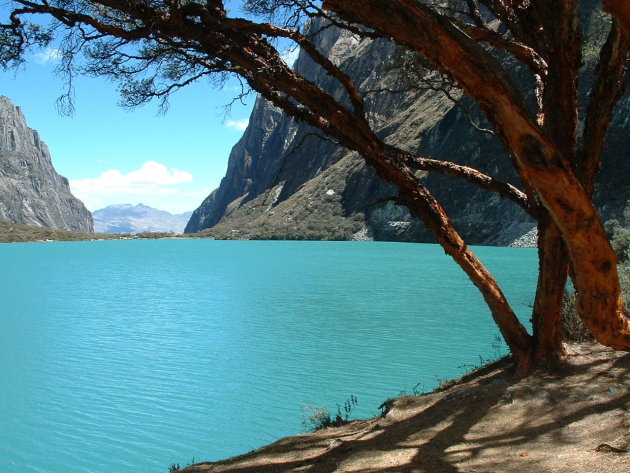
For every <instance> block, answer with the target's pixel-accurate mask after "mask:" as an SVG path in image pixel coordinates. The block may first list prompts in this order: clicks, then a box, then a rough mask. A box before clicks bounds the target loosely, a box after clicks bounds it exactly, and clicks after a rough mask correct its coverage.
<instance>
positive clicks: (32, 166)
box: [0, 96, 93, 232]
mask: <svg viewBox="0 0 630 473" xmlns="http://www.w3.org/2000/svg"><path fill="white" fill-rule="evenodd" d="M0 220H5V221H9V222H13V223H20V224H28V225H37V226H41V227H49V228H53V229H58V230H75V231H80V232H92V231H93V223H92V216H91V215H90V212H89V211H88V210H87V209H86V208H85V206H84V205H83V203H82V202H81V201H80V200H79V199H77V198H76V197H74V196H73V195H72V194H71V193H70V186H69V185H68V180H67V179H66V178H65V177H62V176H60V175H59V174H57V172H56V171H55V168H54V167H53V165H52V161H51V158H50V152H49V151H48V147H47V146H46V144H45V143H44V142H43V141H41V139H40V138H39V134H38V133H37V131H35V130H32V129H30V128H28V127H27V126H26V119H25V118H24V115H23V114H22V111H21V109H20V107H16V106H15V105H13V103H12V102H11V100H9V99H8V98H7V97H3V96H0Z"/></svg>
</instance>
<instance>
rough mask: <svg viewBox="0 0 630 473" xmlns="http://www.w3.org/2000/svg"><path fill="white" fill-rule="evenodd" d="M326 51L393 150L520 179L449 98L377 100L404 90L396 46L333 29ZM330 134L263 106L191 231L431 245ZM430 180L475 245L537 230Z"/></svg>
mask: <svg viewBox="0 0 630 473" xmlns="http://www.w3.org/2000/svg"><path fill="white" fill-rule="evenodd" d="M318 28H319V25H317V24H315V25H313V29H314V30H317V29H318ZM317 45H318V48H319V49H320V50H321V51H322V52H324V53H326V54H327V55H328V57H330V58H331V59H332V60H333V62H335V63H337V64H342V65H343V69H344V70H345V71H347V72H349V73H350V75H351V76H352V77H353V78H354V80H355V81H356V82H357V83H358V84H360V88H361V90H362V91H364V92H367V96H366V97H367V105H368V109H369V111H370V112H369V113H370V118H371V120H372V122H373V123H374V126H375V128H376V130H378V132H379V134H380V135H381V136H383V137H387V141H388V142H389V143H392V144H396V145H397V146H399V147H401V148H403V149H407V150H410V151H412V152H415V153H417V154H419V155H425V156H430V157H436V158H443V159H448V160H452V161H456V162H459V163H462V164H467V165H470V166H473V167H477V168H479V169H481V170H483V171H484V172H486V173H488V174H491V175H493V176H495V177H497V178H499V179H502V180H506V181H509V182H512V183H516V184H517V183H518V182H517V180H516V176H515V174H514V171H513V169H512V166H511V162H510V159H509V158H508V156H507V155H506V153H505V151H504V150H503V148H502V146H501V144H500V143H499V142H498V140H497V139H495V138H494V136H492V135H490V134H486V133H482V132H480V131H478V130H476V129H475V128H473V127H471V126H470V122H469V120H468V118H467V116H466V114H465V113H464V112H463V111H462V108H461V107H459V106H456V105H455V104H454V103H453V102H452V101H450V100H449V99H447V98H446V97H445V96H444V95H443V94H442V93H440V92H435V91H432V90H415V91H410V92H406V93H397V94H392V93H377V92H375V91H377V90H379V89H384V88H389V89H396V88H400V80H399V74H398V72H397V70H396V69H395V68H393V67H392V64H393V63H394V60H395V57H396V55H397V51H396V48H395V46H394V45H392V44H390V43H387V42H385V41H382V40H378V41H370V40H363V39H359V38H357V37H356V36H354V35H352V34H351V33H349V32H341V31H339V30H336V29H334V28H326V29H323V30H321V32H319V33H318V34H317ZM295 69H296V70H297V71H299V72H301V73H303V74H305V75H306V76H307V77H309V78H310V79H311V80H313V81H314V82H316V83H318V84H320V85H321V86H323V87H324V88H325V89H327V90H329V91H331V92H332V93H333V94H341V91H340V86H339V85H338V84H336V83H335V82H334V81H333V80H331V79H330V77H327V76H326V75H325V74H323V73H322V71H321V69H319V68H318V67H316V66H315V65H314V64H313V63H312V62H311V61H310V60H309V59H308V58H307V57H306V56H305V55H300V57H299V58H298V60H297V62H296V64H295ZM368 91H373V92H368ZM629 112H630V102H629V99H628V98H627V97H626V98H625V99H624V100H623V101H622V103H621V105H620V106H619V110H618V112H617V115H616V117H615V121H614V123H613V126H612V128H611V131H612V133H611V136H610V138H609V149H608V152H607V153H606V156H605V158H604V161H605V166H604V170H603V171H602V174H601V183H600V186H599V193H598V203H599V204H600V206H601V207H602V211H603V215H604V217H605V218H611V217H616V216H618V215H619V214H620V213H621V211H622V209H623V207H624V204H625V202H626V201H627V200H628V199H629V198H630V184H629V183H628V182H626V181H627V176H628V175H629V173H628V171H630V168H629V167H630V160H628V159H627V157H628V151H627V149H628V146H627V145H628V140H629V138H628V136H627V133H626V132H623V130H627V125H628V123H627V121H628V118H627V117H628V116H629V115H628V113H629ZM472 113H473V114H474V113H475V112H474V109H473V111H472ZM319 135H320V133H319V132H318V131H316V130H314V129H312V128H310V127H309V126H307V125H305V124H303V123H297V122H295V121H294V120H293V119H291V118H289V117H287V116H286V115H284V114H283V113H282V112H281V111H279V110H278V109H276V108H274V107H273V106H272V105H270V104H269V103H268V102H266V101H265V100H263V99H261V98H258V100H257V101H256V104H255V107H254V111H253V113H252V116H251V119H250V122H249V127H248V128H247V130H246V131H245V133H244V135H243V137H242V138H241V140H240V141H239V142H238V143H237V145H236V146H235V147H234V148H233V150H232V153H231V155H230V158H229V164H228V170H227V173H226V176H225V178H224V179H223V180H222V182H221V185H220V187H219V188H218V189H216V190H215V191H214V192H213V193H212V194H210V196H209V197H208V198H207V199H206V200H205V201H204V202H203V203H202V205H201V206H200V207H199V208H198V209H197V210H196V211H195V212H194V213H193V216H192V218H191V220H190V222H189V223H188V225H187V227H186V232H197V231H200V230H204V229H207V230H205V231H204V232H205V233H207V234H209V235H211V236H215V237H217V238H245V239H248V238H282V239H353V238H354V239H378V240H396V241H432V237H431V235H430V234H429V233H428V231H427V230H426V229H425V228H424V227H423V226H422V225H421V224H420V223H419V222H417V221H415V220H413V219H411V218H410V216H409V214H408V212H407V211H406V209H404V208H401V207H397V206H395V205H394V204H393V203H391V202H387V203H380V204H378V205H369V204H370V203H371V202H373V201H375V200H377V199H379V198H382V197H385V196H389V195H395V194H396V192H395V190H394V189H392V188H391V187H390V186H388V185H387V184H385V183H383V182H382V181H380V180H379V179H378V178H376V177H375V175H374V173H373V171H372V170H371V169H370V168H368V167H367V166H365V164H364V163H363V161H362V160H361V159H360V157H358V156H356V154H353V153H350V152H348V151H346V150H344V149H342V148H339V147H338V146H335V145H334V144H333V143H331V142H329V141H327V140H325V139H323V138H321V137H319ZM624 176H625V177H624ZM424 180H425V182H426V184H427V185H428V187H429V188H430V189H431V190H432V192H433V193H434V194H435V195H436V197H437V198H438V199H439V200H440V201H441V202H442V203H443V205H444V206H445V208H446V209H447V211H448V212H449V214H450V215H451V217H452V219H453V222H454V224H455V226H456V227H457V228H458V229H459V230H460V232H461V233H462V234H463V235H464V236H465V237H466V238H467V239H468V241H469V242H470V243H476V244H494V245H505V244H508V243H510V242H511V241H513V240H514V239H516V238H518V237H519V236H521V235H523V234H524V233H526V232H527V231H528V230H530V229H531V228H532V227H533V222H532V221H531V220H530V219H529V218H528V216H527V215H526V214H525V213H524V212H523V211H522V210H521V209H520V208H519V207H518V206H516V205H515V204H513V203H512V202H510V201H508V200H506V199H502V198H500V197H499V196H498V195H496V194H494V193H488V192H485V191H483V190H481V189H479V188H478V187H476V186H473V185H470V184H467V183H464V182H461V181H459V180H454V179H453V178H450V177H447V176H441V175H433V174H431V175H426V176H425V177H424Z"/></svg>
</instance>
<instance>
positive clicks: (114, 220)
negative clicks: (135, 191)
mask: <svg viewBox="0 0 630 473" xmlns="http://www.w3.org/2000/svg"><path fill="white" fill-rule="evenodd" d="M191 214H192V212H183V213H181V214H171V213H170V212H167V211H166V210H159V209H156V208H153V207H150V206H148V205H144V204H136V205H133V204H115V205H109V206H107V207H104V208H102V209H99V210H95V211H94V212H93V216H94V229H95V231H97V232H99V233H131V234H136V233H141V232H167V233H182V232H183V230H184V227H185V226H186V223H187V222H188V220H189V219H190V216H191Z"/></svg>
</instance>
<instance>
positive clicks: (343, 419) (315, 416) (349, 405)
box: [302, 395, 359, 432]
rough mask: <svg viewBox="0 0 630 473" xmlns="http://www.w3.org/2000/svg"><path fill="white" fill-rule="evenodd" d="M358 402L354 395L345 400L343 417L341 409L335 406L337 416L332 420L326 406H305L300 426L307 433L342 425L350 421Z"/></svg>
mask: <svg viewBox="0 0 630 473" xmlns="http://www.w3.org/2000/svg"><path fill="white" fill-rule="evenodd" d="M358 402H359V401H358V399H357V397H356V396H354V395H352V396H350V397H349V398H348V399H346V402H344V404H343V412H344V414H343V415H342V413H341V409H342V407H341V406H340V405H339V404H337V414H336V415H335V418H334V419H333V417H332V415H331V413H330V411H329V410H328V406H323V407H316V406H307V407H305V408H303V409H302V426H303V427H304V430H306V431H307V432H316V431H318V430H321V429H326V428H328V427H338V426H340V425H343V424H345V423H347V422H348V419H350V414H352V411H353V409H354V406H356V405H357V403H358Z"/></svg>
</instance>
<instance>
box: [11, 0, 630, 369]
mask: <svg viewBox="0 0 630 473" xmlns="http://www.w3.org/2000/svg"><path fill="white" fill-rule="evenodd" d="M11 4H12V11H11V12H10V14H9V16H8V18H6V19H5V20H4V21H3V24H2V25H0V35H1V42H0V64H2V65H3V66H4V67H5V68H7V67H12V66H15V65H17V64H19V63H20V62H21V61H22V60H23V57H24V53H25V52H26V51H28V50H29V49H30V48H33V47H38V46H43V45H49V44H52V43H53V42H54V44H56V45H58V47H59V48H60V49H61V51H62V55H63V56H62V57H63V61H62V65H61V68H62V70H64V71H65V72H66V73H68V74H74V73H85V74H89V75H102V76H107V77H110V78H113V79H115V80H117V81H119V82H120V84H121V94H122V102H123V104H124V105H127V106H136V105H139V104H142V103H144V102H146V101H148V100H151V99H153V98H162V99H164V98H167V97H168V95H169V94H170V93H172V92H174V91H176V90H177V89H179V88H181V87H185V86H186V85H188V84H190V83H191V82H193V81H197V80H200V79H204V78H209V79H210V80H211V81H213V82H215V83H216V84H218V85H220V84H221V82H222V81H223V80H225V77H226V74H232V75H235V76H237V77H239V78H240V79H241V80H242V81H243V84H244V86H246V87H251V89H253V90H255V91H257V92H258V93H259V94H261V95H262V96H263V97H264V98H266V99H267V100H269V101H270V102H272V103H273V104H275V105H276V106H278V107H280V108H281V109H283V110H284V111H285V112H286V113H287V114H289V115H291V116H293V117H295V118H296V119H299V120H303V121H306V122H307V123H309V124H310V125H312V126H314V127H316V128H318V129H320V130H322V131H323V132H324V133H326V134H328V135H329V136H331V137H333V138H334V139H336V140H337V141H338V142H339V143H340V144H341V145H343V146H345V147H346V148H348V149H351V150H355V151H357V152H358V153H359V154H360V155H361V156H363V158H364V159H365V160H366V162H367V163H368V164H369V165H370V166H373V167H374V168H375V169H376V171H377V174H378V175H379V176H380V177H381V178H382V179H384V180H386V181H388V182H390V183H392V184H394V185H395V186H396V187H397V189H398V196H397V197H396V202H397V203H398V204H400V205H405V206H406V207H408V208H409V210H410V212H411V214H412V215H413V216H415V217H417V218H419V219H420V220H421V221H422V222H423V223H424V224H425V225H426V226H427V227H428V228H429V229H430V230H431V232H432V233H433V235H434V236H435V238H436V240H437V241H438V242H439V244H440V245H442V247H443V248H444V250H445V252H446V253H447V254H449V255H450V256H451V257H452V258H453V259H454V260H455V261H456V262H457V264H459V266H460V267H461V268H462V269H463V270H464V271H465V272H466V274H467V275H468V276H469V278H470V279H471V281H472V282H473V283H474V284H475V285H476V286H477V288H478V289H479V290H480V292H481V293H482V295H483V297H484V299H485V301H486V303H487V305H488V307H489V308H490V311H491V313H492V316H493V318H494V320H495V322H496V323H497V325H498V326H499V329H500V331H501V333H502V335H503V336H504V338H505V340H506V342H507V344H508V346H509V347H510V349H511V351H512V353H513V354H514V355H515V357H516V360H517V365H518V370H519V372H520V373H522V374H524V373H526V372H528V371H529V370H530V369H531V368H532V367H533V366H538V365H545V366H549V365H553V364H555V363H557V362H559V361H560V360H561V358H562V355H563V348H562V340H561V331H560V324H561V320H562V298H563V294H564V289H565V286H566V281H567V277H568V275H569V274H570V275H571V278H572V281H573V285H574V287H575V288H576V291H577V306H578V311H579V314H580V317H581V318H582V320H583V321H584V323H585V325H586V326H587V327H588V328H589V329H590V330H591V331H592V332H593V334H594V335H595V337H596V338H597V339H598V340H599V341H600V342H601V343H603V344H606V345H608V346H611V347H613V348H616V349H620V350H628V349H630V322H629V321H628V319H627V317H626V316H625V314H624V308H623V300H622V299H621V296H620V286H619V278H618V275H617V270H616V259H615V255H614V252H613V250H612V248H611V246H610V243H609V242H608V240H607V238H606V234H605V231H604V228H603V225H602V222H601V220H600V217H599V214H598V212H597V209H596V208H595V206H594V205H593V203H592V197H593V191H594V185H595V178H596V175H597V171H598V169H599V167H600V164H601V156H602V152H603V149H604V148H605V137H606V131H607V129H608V127H609V124H610V120H611V117H612V114H613V112H614V109H615V106H616V104H617V103H618V101H619V100H620V98H621V97H622V96H623V94H624V80H625V73H626V69H627V61H628V51H629V48H630V14H629V12H630V7H628V2H615V1H606V2H604V6H603V7H602V6H601V5H600V4H599V3H598V2H597V1H595V0H580V1H578V0H541V1H536V2H530V1H527V0H521V1H519V0H389V1H387V2H383V1H379V0H353V1H341V0H325V1H323V2H318V1H310V0H280V1H272V0H249V1H245V2H243V3H242V8H243V11H244V12H245V13H246V15H241V14H240V13H239V14H233V13H232V12H229V11H228V10H227V9H226V5H225V2H223V1H219V0H205V1H201V0H188V1H182V0H50V1H49V0H13V1H12V2H11ZM602 8H604V9H605V10H602ZM593 10H596V11H601V13H602V14H605V15H606V17H607V19H608V22H609V24H610V28H609V29H608V30H607V31H606V34H605V40H604V41H603V42H602V44H601V45H597V47H596V50H595V51H591V52H589V54H590V55H591V56H592V57H593V58H594V59H593V61H594V64H595V66H594V72H593V78H592V79H590V80H589V81H588V83H586V82H585V81H583V80H582V76H581V74H580V70H581V67H582V65H583V62H584V58H585V39H584V35H583V31H582V30H583V28H582V19H583V18H584V16H585V15H586V14H587V13H588V12H592V11H593ZM245 16H247V17H245ZM312 18H323V19H325V20H326V21H327V22H328V24H330V25H334V26H336V27H339V28H345V29H348V30H350V31H351V32H352V33H353V34H356V35H358V36H362V37H366V38H372V39H375V38H385V39H387V40H391V41H394V42H396V43H397V44H399V45H400V46H401V47H402V48H404V49H406V50H408V51H410V52H411V53H413V54H417V55H418V56H419V57H421V58H422V62H423V64H424V65H425V67H428V68H429V69H432V70H434V71H438V72H439V73H440V74H443V76H444V77H446V78H448V79H449V80H451V81H452V82H453V83H454V84H457V86H458V87H460V88H461V89H462V91H463V93H465V94H466V95H467V96H468V97H470V98H471V99H472V100H474V101H475V102H476V103H477V104H478V106H479V108H480V110H481V111H482V112H483V114H484V116H485V118H486V119H487V121H488V123H489V124H490V126H491V128H492V130H493V132H494V134H495V135H496V136H497V137H498V138H499V139H500V140H501V142H502V143H503V145H504V146H505V149H506V150H507V152H508V155H509V157H510V159H511V161H512V164H513V167H514V169H515V171H516V173H517V174H518V177H519V179H520V183H521V185H520V188H518V187H516V186H513V185H509V184H507V183H504V182H500V181H498V180H497V179H495V178H494V177H492V176H489V175H486V174H484V173H482V172H480V171H479V170H477V169H472V168H469V167H465V166H461V165H458V164H457V163H455V162H449V161H444V160H435V159H431V158H429V157H425V156H416V155H414V154H412V153H410V152H409V151H408V150H404V149H398V148H396V147H394V146H391V145H388V144H387V143H386V142H385V141H384V140H383V139H382V138H381V137H379V136H378V135H377V134H376V133H375V131H374V129H373V127H372V126H371V124H370V120H369V118H368V116H369V110H368V106H367V105H366V100H365V93H366V91H363V90H361V88H360V86H359V85H358V84H356V83H354V82H353V81H352V79H351V77H350V76H349V75H348V73H347V71H344V70H343V68H342V67H341V66H339V65H337V64H335V63H333V61H331V60H330V59H329V58H327V57H326V56H325V55H324V54H323V53H322V52H321V51H320V50H318V49H317V47H316V46H315V43H314V42H313V41H312V37H311V35H310V34H308V33H307V32H305V29H304V25H305V22H306V21H308V20H309V19H312ZM286 43H290V44H293V45H294V46H296V47H299V48H300V50H301V52H302V54H307V55H308V56H310V58H311V59H312V60H313V61H314V62H315V63H316V64H317V65H318V66H319V67H321V68H322V69H323V70H324V71H325V72H326V73H327V74H328V75H329V76H331V77H332V78H334V79H335V80H336V81H338V83H339V84H341V85H342V86H343V89H344V91H345V94H344V96H342V97H334V96H332V95H330V94H328V93H327V92H326V91H325V90H323V89H322V88H321V87H320V86H319V85H318V84H315V83H313V82H311V81H310V80H308V78H306V77H304V76H303V75H301V74H298V73H296V72H295V71H293V70H292V69H291V67H289V66H288V65H287V64H286V62H285V61H284V59H283V56H282V54H281V50H280V47H279V45H280V44H286ZM505 57H510V58H511V59H512V62H517V63H518V64H520V65H521V67H522V68H523V69H524V70H525V71H526V72H527V75H528V77H529V79H528V80H527V81H525V82H524V84H526V85H525V86H524V85H523V84H521V83H518V84H517V83H516V82H515V81H514V79H513V74H512V73H511V72H512V70H511V68H512V67H514V66H511V65H508V64H510V62H509V61H505V60H504V58H505ZM584 87H587V88H588V93H587V98H586V106H584V107H582V106H581V103H580V90H582V89H584ZM581 88H582V89H581ZM418 170H423V171H429V172H438V173H444V174H448V175H450V176H453V177H455V178H459V179H465V180H467V181H469V182H473V183H476V184H477V185H479V186H482V187H483V188H485V189H488V190H491V191H495V192H498V193H499V194H501V195H502V196H504V197H506V198H510V199H512V200H513V201H515V202H517V203H518V204H519V205H521V206H522V207H523V208H525V209H526V210H527V211H528V212H529V213H530V214H531V215H532V216H533V217H534V218H535V219H536V220H537V222H538V232H539V241H538V247H539V257H540V274H539V283H538V288H537V293H536V300H535V303H534V309H533V314H532V326H533V333H531V334H530V333H528V331H527V330H526V328H525V327H524V325H523V324H522V323H521V322H519V320H518V319H517V317H516V315H515V314H514V311H513V310H512V308H511V307H510V304H509V302H508V301H507V299H506V297H505V295H504V294H503V292H502V291H501V289H500V287H499V285H498V283H497V282H496V280H495V279H494V278H493V276H492V275H491V274H490V272H489V271H488V270H487V269H486V268H485V266H484V265H483V264H482V262H481V261H480V260H479V259H478V258H477V256H476V255H475V254H474V252H473V251H472V250H471V249H470V248H469V247H468V246H467V244H466V242H465V241H464V240H463V239H462V237H461V236H460V234H459V233H458V231H457V229H456V228H454V226H453V225H452V223H451V221H450V219H449V217H448V215H447V214H446V212H445V210H444V208H443V207H442V205H441V204H440V202H438V200H437V199H436V198H435V197H434V196H433V195H432V194H431V192H430V190H429V189H428V188H427V187H426V186H425V185H424V183H423V181H422V179H421V178H420V177H418V174H417V173H416V171H418Z"/></svg>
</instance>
